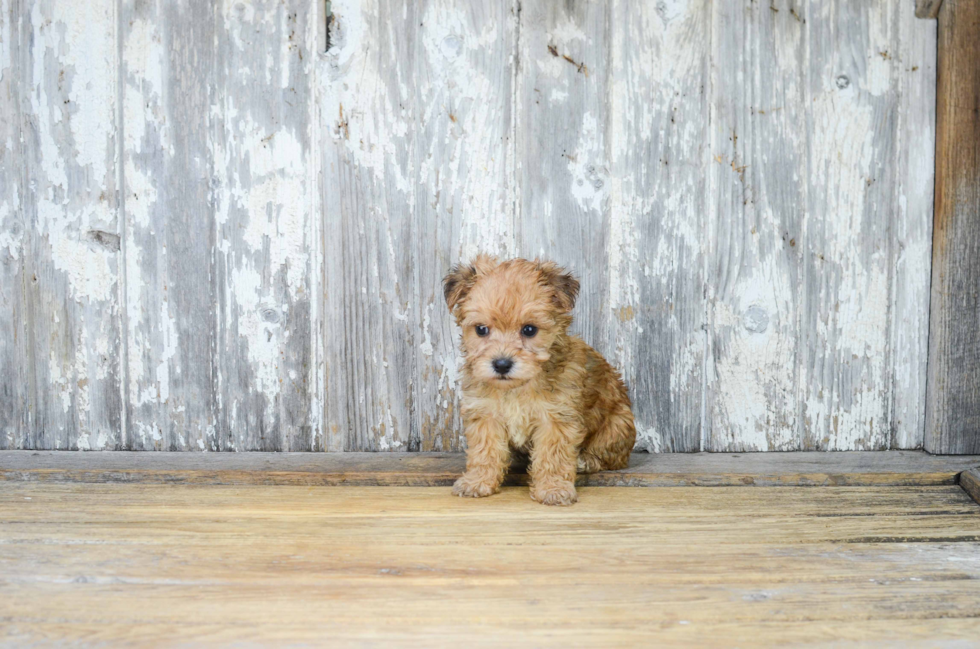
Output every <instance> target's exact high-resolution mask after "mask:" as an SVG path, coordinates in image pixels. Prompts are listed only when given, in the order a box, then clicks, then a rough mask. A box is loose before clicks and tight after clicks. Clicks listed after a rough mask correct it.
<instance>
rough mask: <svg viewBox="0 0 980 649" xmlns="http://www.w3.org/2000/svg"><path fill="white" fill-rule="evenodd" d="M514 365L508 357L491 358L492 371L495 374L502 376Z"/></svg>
mask: <svg viewBox="0 0 980 649" xmlns="http://www.w3.org/2000/svg"><path fill="white" fill-rule="evenodd" d="M512 367H514V361H512V360H510V359H509V358H495V359H493V371H494V372H496V373H497V374H500V375H501V376H503V375H504V374H506V373H507V372H509V371H510V368H512Z"/></svg>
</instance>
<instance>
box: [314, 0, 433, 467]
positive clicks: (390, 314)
mask: <svg viewBox="0 0 980 649" xmlns="http://www.w3.org/2000/svg"><path fill="white" fill-rule="evenodd" d="M330 6H331V11H332V12H333V21H332V25H331V37H330V42H331V48H330V50H329V52H328V53H327V54H326V56H324V57H322V58H321V59H320V62H319V71H318V74H317V79H318V88H317V92H318V102H319V106H320V116H321V117H320V133H321V136H320V137H321V138H322V142H321V153H320V155H321V157H320V160H321V161H322V163H321V164H322V167H321V173H322V174H323V181H322V204H323V218H324V246H325V247H324V278H325V279H324V288H323V290H324V295H325V299H324V309H325V313H324V325H325V332H324V339H325V343H324V350H323V354H324V363H325V374H326V385H325V405H326V414H325V422H324V426H325V437H326V448H327V450H342V449H348V450H406V449H408V448H410V444H411V441H412V440H413V439H415V440H418V435H417V434H413V432H412V422H413V412H414V407H415V404H414V403H413V394H414V387H413V383H414V381H415V369H414V368H415V360H416V350H417V347H418V344H419V342H420V341H418V340H417V325H416V323H417V322H419V317H418V302H417V290H416V278H415V265H416V263H417V262H418V260H417V258H416V251H415V246H414V245H413V243H412V242H414V241H415V240H416V227H415V200H416V181H417V176H416V163H415V161H416V141H415V133H416V128H417V125H418V115H417V112H416V111H417V110H419V109H420V107H419V106H417V105H416V103H415V85H414V84H415V79H416V76H415V62H416V47H417V39H418V33H419V22H420V20H419V16H418V15H417V11H418V6H417V5H416V4H414V3H395V2H389V1H387V0H371V1H368V2H363V3H362V2H356V1H354V0H334V1H333V2H331V4H330Z"/></svg>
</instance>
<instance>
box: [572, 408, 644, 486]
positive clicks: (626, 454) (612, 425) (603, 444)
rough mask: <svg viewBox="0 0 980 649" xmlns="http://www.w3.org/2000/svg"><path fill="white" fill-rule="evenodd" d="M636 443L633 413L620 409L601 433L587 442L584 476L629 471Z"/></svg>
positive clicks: (581, 462) (581, 458)
mask: <svg viewBox="0 0 980 649" xmlns="http://www.w3.org/2000/svg"><path fill="white" fill-rule="evenodd" d="M635 443H636V426H635V425H634V424H633V412H632V411H631V410H630V409H629V408H627V407H621V408H617V409H616V410H615V411H613V412H611V413H609V414H608V415H606V419H605V420H604V421H603V422H602V424H600V425H599V430H597V431H596V432H595V434H594V435H592V436H591V437H589V438H588V439H586V440H585V444H584V446H583V447H582V450H581V452H580V453H579V462H578V470H579V471H581V472H582V473H595V472H596V471H612V470H615V469H625V468H626V467H627V466H628V465H629V461H630V452H632V450H633V444H635Z"/></svg>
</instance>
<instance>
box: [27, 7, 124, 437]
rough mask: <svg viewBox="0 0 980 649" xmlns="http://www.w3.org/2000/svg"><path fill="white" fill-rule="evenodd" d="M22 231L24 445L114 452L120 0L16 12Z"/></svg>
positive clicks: (119, 422)
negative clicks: (28, 356)
mask: <svg viewBox="0 0 980 649" xmlns="http://www.w3.org/2000/svg"><path fill="white" fill-rule="evenodd" d="M18 13H19V15H18V17H17V18H18V20H19V21H21V29H22V36H21V39H20V43H21V44H22V48H21V51H20V52H19V61H20V69H19V70H17V71H16V72H14V74H16V75H17V76H18V81H19V84H20V87H21V92H20V93H19V99H20V104H21V111H22V120H23V129H22V131H21V133H22V137H23V140H22V149H21V155H22V159H20V160H18V161H17V164H18V165H19V166H21V168H22V169H23V171H24V177H23V185H22V188H21V189H22V192H23V194H22V198H21V201H22V203H21V208H20V209H21V210H22V219H23V220H22V223H23V225H24V226H25V227H26V228H28V229H29V233H25V235H24V236H25V239H24V275H25V280H29V281H25V282H24V284H25V293H26V301H27V317H26V320H27V323H26V331H27V333H28V336H29V345H30V350H31V353H32V355H33V363H32V364H31V369H30V371H31V372H32V378H31V382H30V386H31V399H30V408H31V411H32V417H33V421H32V425H31V427H30V429H29V430H28V431H27V439H26V440H25V441H26V442H27V444H26V445H27V446H29V447H31V448H49V449H69V448H70V449H76V448H81V449H90V448H91V449H112V448H119V447H120V446H121V443H122V439H123V437H124V431H123V419H122V413H123V409H122V403H121V377H122V368H121V365H120V353H119V352H120V342H121V339H120V323H121V313H120V305H119V281H118V278H119V250H120V245H119V210H118V203H117V199H116V188H117V178H118V172H119V169H118V167H117V160H118V151H117V144H118V142H117V138H116V132H117V131H116V121H115V120H116V117H117V115H118V108H119V107H118V103H117V92H116V91H117V85H118V84H117V81H118V79H117V71H118V65H117V64H118V59H117V49H116V39H115V34H116V14H115V2H114V1H113V0H98V1H93V2H86V3H82V4H78V3H74V2H69V1H67V0H35V1H33V2H24V3H20V4H19V6H18Z"/></svg>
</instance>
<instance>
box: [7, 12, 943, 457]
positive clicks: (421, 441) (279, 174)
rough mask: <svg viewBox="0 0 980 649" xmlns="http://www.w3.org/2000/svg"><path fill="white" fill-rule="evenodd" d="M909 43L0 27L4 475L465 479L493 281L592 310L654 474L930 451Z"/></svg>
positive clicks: (411, 19) (261, 21) (643, 34)
mask: <svg viewBox="0 0 980 649" xmlns="http://www.w3.org/2000/svg"><path fill="white" fill-rule="evenodd" d="M913 11H914V7H913V6H912V3H911V2H893V1H891V0H873V1H861V2H858V1H856V0H772V1H771V2H769V1H766V2H761V1H760V2H755V1H746V2H734V1H731V0H668V1H665V2H656V3H654V2H628V1H627V0H616V1H613V2H604V1H602V2H600V1H596V2H586V1H583V0H578V1H574V2H572V1H569V2H555V1H553V0H522V1H519V2H518V1H516V0H511V1H508V2H486V1H484V0H479V1H478V0H467V1H457V0H414V1H403V2H383V1H378V0H363V1H361V0H332V2H329V3H324V2H321V1H320V0H302V1H300V0H228V1H222V0H215V2H196V1H190V0H182V1H165V0H147V1H142V0H140V1H137V0H92V1H89V2H82V3H79V2H74V1H71V0H21V1H19V2H13V1H12V0H0V331H2V334H3V335H2V337H0V448H63V449H67V448H83V449H84V448H92V449H95V448H106V449H114V448H130V449H141V450H142V449H145V450H151V449H163V450H167V449H171V450H239V451H245V450H457V449H460V445H461V439H460V436H459V429H458V414H457V412H458V407H457V406H458V403H457V398H456V392H455V381H456V362H457V359H456V356H455V353H454V350H453V342H454V337H455V335H456V332H455V331H454V330H453V327H452V326H451V324H450V321H449V318H448V317H447V315H446V312H445V307H444V304H443V301H442V297H441V289H440V285H439V283H440V278H441V276H442V275H443V274H444V272H445V271H446V269H447V268H448V267H449V266H450V264H451V263H453V262H455V261H456V260H458V259H460V258H465V257H467V256H469V255H472V254H474V253H475V252H476V251H478V250H487V251H490V252H494V253H498V254H500V255H504V256H512V255H520V256H528V257H533V256H537V255H541V256H545V257H549V258H552V259H555V260H557V261H559V262H561V263H563V264H566V265H568V266H569V267H571V268H572V269H573V270H574V271H575V272H576V273H577V274H578V275H579V276H580V277H581V279H582V298H581V300H580V303H579V305H578V307H577V309H576V318H577V324H576V327H577V330H578V331H579V332H580V333H581V334H582V335H583V336H584V337H585V338H586V339H587V340H588V341H589V342H591V343H593V344H594V345H595V346H596V347H598V348H599V349H600V350H602V351H603V352H605V353H606V354H607V355H608V356H609V358H610V359H611V360H613V361H614V362H615V363H616V364H617V365H619V366H620V367H621V368H622V370H623V373H624V375H625V377H626V379H627V382H628V384H629V385H630V388H631V391H632V394H633V397H634V402H635V408H636V414H637V423H638V425H639V430H640V441H639V444H640V446H641V448H646V449H650V450H657V451H697V450H711V451H748V450H794V449H884V448H915V447H919V446H921V445H922V441H923V421H924V404H925V365H926V348H927V344H926V343H927V325H928V308H929V278H930V240H931V225H930V224H931V217H932V188H933V169H934V162H933V150H934V141H935V138H934V114H935V87H936V74H935V67H936V36H935V29H936V27H935V23H934V22H931V21H921V20H916V19H915V17H914V15H913ZM328 25H329V29H328V27H327V26H328Z"/></svg>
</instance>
